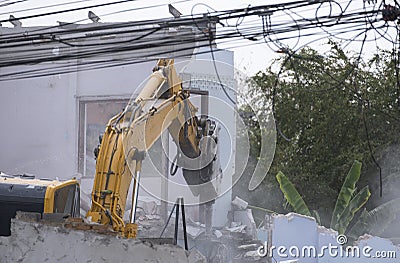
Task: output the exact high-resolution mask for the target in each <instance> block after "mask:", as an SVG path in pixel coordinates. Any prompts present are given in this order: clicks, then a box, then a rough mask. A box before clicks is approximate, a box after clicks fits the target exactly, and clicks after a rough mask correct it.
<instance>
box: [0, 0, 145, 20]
mask: <svg viewBox="0 0 400 263" xmlns="http://www.w3.org/2000/svg"><path fill="white" fill-rule="evenodd" d="M132 1H137V0H120V1H116V2H111V3H103V4H97V5H90V6H84V7H76V8H71V9H65V10H59V11H54V12H47V13H42V14H35V15H29V16H24V17H18V20H24V19H29V18H37V17H43V16H49V15H57V14H62V13H69V12H73V11H79V10H85V9H88V8H96V7H103V6H110V5H116V4H122V3H126V2H132ZM8 21H9V20H8V19H7V20H0V23H4V22H8Z"/></svg>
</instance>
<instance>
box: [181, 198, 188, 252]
mask: <svg viewBox="0 0 400 263" xmlns="http://www.w3.org/2000/svg"><path fill="white" fill-rule="evenodd" d="M181 206H182V223H183V238H184V241H185V250H188V241H187V233H186V217H185V205H184V201H183V197H181Z"/></svg>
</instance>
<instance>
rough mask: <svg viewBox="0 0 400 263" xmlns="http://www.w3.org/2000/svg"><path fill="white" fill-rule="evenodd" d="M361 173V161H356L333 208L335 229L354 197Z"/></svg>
mask: <svg viewBox="0 0 400 263" xmlns="http://www.w3.org/2000/svg"><path fill="white" fill-rule="evenodd" d="M360 173H361V162H359V161H354V163H353V165H352V166H351V169H350V171H349V173H348V174H347V176H346V179H345V181H344V183H343V185H342V188H341V189H340V192H339V195H338V198H337V200H336V205H335V209H334V210H333V214H332V220H331V228H333V229H335V230H338V229H337V226H338V222H339V218H340V215H341V214H342V213H343V211H344V210H345V209H346V207H347V206H348V205H349V203H350V200H351V198H352V197H353V194H354V192H355V191H356V183H357V182H358V180H359V179H360Z"/></svg>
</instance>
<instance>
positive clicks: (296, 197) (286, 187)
mask: <svg viewBox="0 0 400 263" xmlns="http://www.w3.org/2000/svg"><path fill="white" fill-rule="evenodd" d="M276 180H278V182H279V187H280V188H281V190H282V193H283V194H284V196H285V198H286V200H287V201H288V203H289V204H290V205H291V206H292V207H293V210H294V211H295V212H296V213H299V214H302V215H307V216H311V213H310V210H309V209H308V207H307V205H306V203H305V202H304V200H303V198H301V196H300V194H299V192H297V190H296V188H295V187H294V185H293V184H292V182H290V180H289V179H288V178H287V177H286V176H285V175H284V174H283V173H282V172H279V173H278V174H277V175H276Z"/></svg>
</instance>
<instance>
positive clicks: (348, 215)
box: [332, 186, 371, 234]
mask: <svg viewBox="0 0 400 263" xmlns="http://www.w3.org/2000/svg"><path fill="white" fill-rule="evenodd" d="M370 196H371V193H370V191H369V188H368V186H365V187H364V188H363V189H362V190H361V191H360V192H359V193H357V194H356V195H355V196H354V198H353V199H351V200H350V202H349V203H348V205H347V206H346V208H345V209H344V210H343V212H342V213H341V214H340V216H339V220H337V225H335V226H334V227H333V229H336V230H337V231H338V232H339V234H344V232H345V231H346V229H347V227H348V226H349V224H350V222H351V220H353V218H354V215H355V214H356V213H357V212H358V211H359V210H360V209H361V208H362V207H363V206H364V205H365V204H366V203H367V201H368V199H369V197H370ZM333 215H335V213H334V214H333ZM332 219H333V218H332Z"/></svg>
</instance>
